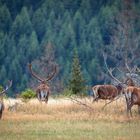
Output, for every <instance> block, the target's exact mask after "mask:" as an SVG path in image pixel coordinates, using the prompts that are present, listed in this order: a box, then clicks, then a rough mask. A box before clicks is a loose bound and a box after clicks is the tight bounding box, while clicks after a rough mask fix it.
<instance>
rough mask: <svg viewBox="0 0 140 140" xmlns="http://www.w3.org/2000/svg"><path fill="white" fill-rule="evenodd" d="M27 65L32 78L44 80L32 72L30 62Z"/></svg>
mask: <svg viewBox="0 0 140 140" xmlns="http://www.w3.org/2000/svg"><path fill="white" fill-rule="evenodd" d="M28 66H29V70H30V72H31V74H32V76H33V77H34V78H36V79H38V80H39V81H41V82H43V81H45V80H44V79H42V78H40V77H39V76H37V75H36V74H35V73H34V72H33V70H32V64H31V63H29V64H28Z"/></svg>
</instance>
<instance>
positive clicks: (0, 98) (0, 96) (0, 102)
mask: <svg viewBox="0 0 140 140" xmlns="http://www.w3.org/2000/svg"><path fill="white" fill-rule="evenodd" d="M11 86H12V81H9V85H8V86H7V87H6V88H5V89H3V90H2V91H1V92H0V119H1V118H2V113H3V110H4V103H3V95H4V94H5V93H6V91H7V90H8V89H9V88H10V87H11Z"/></svg>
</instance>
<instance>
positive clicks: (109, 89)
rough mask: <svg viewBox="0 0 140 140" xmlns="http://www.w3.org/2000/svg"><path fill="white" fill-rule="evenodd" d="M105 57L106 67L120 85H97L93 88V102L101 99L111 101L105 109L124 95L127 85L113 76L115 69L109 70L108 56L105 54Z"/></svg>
mask: <svg viewBox="0 0 140 140" xmlns="http://www.w3.org/2000/svg"><path fill="white" fill-rule="evenodd" d="M103 57H104V63H105V66H106V68H107V71H108V73H109V75H110V76H111V78H112V79H114V80H115V81H116V82H117V83H118V84H117V85H116V86H115V85H108V84H107V85H96V86H93V87H92V90H93V93H94V94H93V96H94V99H93V101H98V100H99V99H103V100H110V102H108V103H106V104H105V105H104V107H105V106H106V105H107V104H109V103H111V102H112V101H114V100H116V99H118V98H119V97H120V96H121V95H122V93H123V89H124V84H125V83H124V82H121V81H120V80H118V79H117V78H116V77H115V76H114V75H113V73H112V72H113V70H114V69H109V68H108V65H107V62H106V59H107V56H106V55H105V54H103Z"/></svg>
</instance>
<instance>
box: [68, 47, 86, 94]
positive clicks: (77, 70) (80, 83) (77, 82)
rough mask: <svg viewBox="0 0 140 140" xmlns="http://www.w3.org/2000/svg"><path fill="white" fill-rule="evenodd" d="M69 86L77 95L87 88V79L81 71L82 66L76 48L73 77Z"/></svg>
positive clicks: (72, 68) (72, 70) (72, 69)
mask: <svg viewBox="0 0 140 140" xmlns="http://www.w3.org/2000/svg"><path fill="white" fill-rule="evenodd" d="M69 88H70V90H71V91H72V93H73V94H75V95H77V94H80V93H82V92H83V91H84V90H85V80H84V78H83V75H82V72H81V66H80V62H79V58H78V53H77V51H76V50H74V55H73V60H72V67H71V79H70V81H69Z"/></svg>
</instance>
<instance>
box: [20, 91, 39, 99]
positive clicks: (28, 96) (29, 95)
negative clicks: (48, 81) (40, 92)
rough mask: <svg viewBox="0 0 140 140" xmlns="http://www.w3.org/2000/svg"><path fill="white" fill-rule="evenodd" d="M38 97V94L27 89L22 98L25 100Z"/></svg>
mask: <svg viewBox="0 0 140 140" xmlns="http://www.w3.org/2000/svg"><path fill="white" fill-rule="evenodd" d="M35 97H36V93H35V92H34V91H33V90H31V89H26V90H25V91H23V92H22V93H21V98H23V99H32V98H35Z"/></svg>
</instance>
